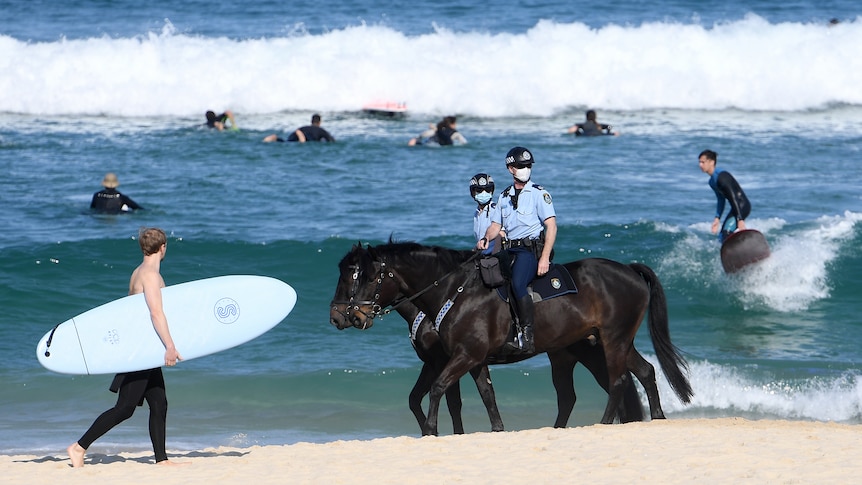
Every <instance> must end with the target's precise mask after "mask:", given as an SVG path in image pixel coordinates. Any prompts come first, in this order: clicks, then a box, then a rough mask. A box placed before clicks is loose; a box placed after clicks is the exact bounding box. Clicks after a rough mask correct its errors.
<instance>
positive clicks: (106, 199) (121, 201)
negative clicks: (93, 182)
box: [90, 173, 143, 214]
mask: <svg viewBox="0 0 862 485" xmlns="http://www.w3.org/2000/svg"><path fill="white" fill-rule="evenodd" d="M119 185H120V181H119V180H118V179H117V175H116V174H114V173H106V174H105V177H104V178H102V187H104V189H103V190H100V191H98V192H96V193H95V194H93V200H92V201H91V202H90V209H93V210H94V211H96V212H101V213H102V214H119V213H120V212H131V211H134V210H138V209H143V207H141V206H139V205H138V204H137V203H136V202H135V201H134V200H132V199H131V198H130V197H127V196H126V195H124V194H121V193H120V191H119V190H117V187H118V186H119Z"/></svg>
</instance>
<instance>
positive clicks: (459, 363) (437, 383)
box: [422, 355, 478, 436]
mask: <svg viewBox="0 0 862 485" xmlns="http://www.w3.org/2000/svg"><path fill="white" fill-rule="evenodd" d="M477 364H478V362H476V361H475V360H473V359H470V358H469V357H467V356H465V355H458V356H452V358H450V359H449V362H448V363H447V364H446V367H444V368H443V371H442V372H441V373H440V375H438V376H437V379H435V380H434V384H432V385H431V392H430V394H429V397H428V417H427V418H426V419H425V426H423V428H422V434H423V435H424V436H428V435H434V436H436V435H437V419H438V417H439V412H440V400H441V399H442V398H443V394H444V393H445V392H446V389H449V387H450V386H452V385H453V384H455V383H456V382H458V380H459V379H461V377H463V376H464V374H466V373H467V372H468V371H469V370H470V369H472V368H473V367H475V366H476V365H477Z"/></svg>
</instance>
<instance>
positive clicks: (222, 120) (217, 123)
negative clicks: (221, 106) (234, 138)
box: [204, 110, 239, 131]
mask: <svg viewBox="0 0 862 485" xmlns="http://www.w3.org/2000/svg"><path fill="white" fill-rule="evenodd" d="M205 116H206V118H207V122H206V123H204V124H205V125H206V126H207V128H213V129H216V130H218V131H224V130H225V128H227V127H228V126H227V122H228V121H230V129H231V130H234V131H236V130H239V126H238V125H237V124H236V118H234V116H233V111H231V110H225V112H224V113H222V114H220V115H217V114H215V111H207V112H206V115H205Z"/></svg>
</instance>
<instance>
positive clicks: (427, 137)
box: [407, 116, 467, 147]
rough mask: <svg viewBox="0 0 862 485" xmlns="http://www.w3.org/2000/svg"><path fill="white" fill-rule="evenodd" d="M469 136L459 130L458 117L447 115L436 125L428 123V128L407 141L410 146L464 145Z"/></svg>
mask: <svg viewBox="0 0 862 485" xmlns="http://www.w3.org/2000/svg"><path fill="white" fill-rule="evenodd" d="M466 143H467V138H465V137H464V135H462V134H461V132H459V131H458V119H457V118H456V117H454V116H447V117H445V118H443V119H442V120H440V122H438V123H437V124H436V125H433V124H432V125H428V129H427V130H425V131H423V132H422V133H420V134H419V136H417V137H415V138H411V139H410V141H408V142H407V145H408V146H411V147H412V146H415V145H439V146H446V145H464V144H466Z"/></svg>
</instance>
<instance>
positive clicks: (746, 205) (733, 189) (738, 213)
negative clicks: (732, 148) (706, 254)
mask: <svg viewBox="0 0 862 485" xmlns="http://www.w3.org/2000/svg"><path fill="white" fill-rule="evenodd" d="M697 162H698V165H700V170H701V171H702V172H703V173H705V174H707V175H709V186H710V187H711V188H712V190H713V192H715V198H716V199H717V202H716V206H715V219H713V221H712V233H713V234H716V233H718V240H719V241H720V242H724V240H725V239H726V238H727V237H728V236H730V235H731V234H733V233H734V232H736V231H743V230H745V218H746V217H748V214H750V213H751V203H750V202H749V201H748V197H746V196H745V192H743V191H742V187H740V186H739V182H737V181H736V179H735V178H733V175H731V174H730V172H728V171H726V170H724V169H721V168H717V167H716V166H715V165H716V164H717V163H718V154H717V153H715V152H714V151H712V150H704V151H702V152H700V155H699V156H698V159H697ZM725 201H728V202H730V212H729V213H728V214H727V217H725V218H724V223H723V224H721V231H719V224H720V223H721V214H722V213H724V202H725Z"/></svg>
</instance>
